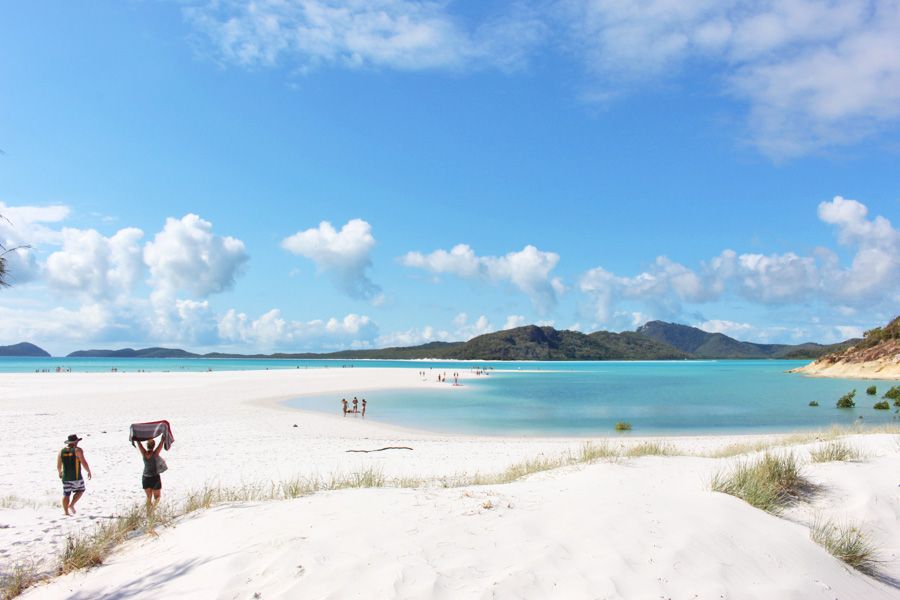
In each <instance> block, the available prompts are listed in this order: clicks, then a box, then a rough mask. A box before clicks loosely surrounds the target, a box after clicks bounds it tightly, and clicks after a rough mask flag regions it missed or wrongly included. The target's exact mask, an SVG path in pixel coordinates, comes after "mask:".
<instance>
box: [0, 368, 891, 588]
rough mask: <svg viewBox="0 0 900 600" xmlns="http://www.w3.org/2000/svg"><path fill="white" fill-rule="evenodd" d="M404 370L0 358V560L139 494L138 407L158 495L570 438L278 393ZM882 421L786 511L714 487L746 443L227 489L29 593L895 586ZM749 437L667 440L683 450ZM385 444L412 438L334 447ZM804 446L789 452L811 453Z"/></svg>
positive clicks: (490, 460)
mask: <svg viewBox="0 0 900 600" xmlns="http://www.w3.org/2000/svg"><path fill="white" fill-rule="evenodd" d="M415 386H430V387H436V386H438V384H436V383H433V382H423V381H421V380H420V379H419V378H418V377H417V376H416V374H415V372H414V371H401V370H381V369H354V370H340V371H339V370H336V369H331V370H319V371H296V372H294V371H268V372H266V371H263V372H238V373H198V374H185V373H177V374H175V373H173V374H162V373H156V374H131V373H119V374H90V375H89V374H16V375H3V376H0V416H2V424H0V435H2V436H3V439H5V440H8V442H7V447H8V448H9V456H8V457H7V459H6V460H5V461H4V463H3V464H4V473H8V474H5V475H4V476H3V477H2V478H0V497H5V498H9V497H10V495H12V494H15V495H16V496H18V497H21V498H24V499H25V501H9V502H7V503H6V504H7V505H9V506H12V508H2V509H0V524H4V525H7V527H5V528H0V549H2V555H0V564H2V563H4V562H5V564H6V565H9V564H10V562H11V561H12V560H14V559H17V558H22V557H25V556H31V557H33V558H35V559H38V560H39V559H40V558H41V557H46V556H52V554H53V553H54V552H56V551H58V550H59V549H60V547H61V545H62V544H63V543H64V541H65V536H66V534H67V533H68V532H71V531H77V530H87V529H89V528H90V527H91V526H93V525H94V524H95V523H96V522H99V521H100V520H101V519H103V518H105V517H109V516H112V515H114V514H116V513H117V511H119V510H121V509H122V508H123V507H125V506H128V505H130V504H131V503H133V502H136V501H139V500H140V498H141V497H142V492H141V491H140V489H139V476H140V458H139V457H138V455H137V452H136V451H135V450H133V449H132V448H131V447H130V446H129V445H128V444H127V441H125V438H126V437H127V425H128V423H130V422H133V421H137V420H144V419H154V418H160V417H166V418H169V419H170V420H172V422H173V425H174V426H175V433H176V437H177V439H178V441H177V442H176V445H175V446H174V447H173V451H172V452H171V453H170V454H169V456H168V461H169V464H170V471H169V472H168V473H166V474H165V475H164V481H165V490H164V493H165V494H166V496H168V497H170V498H177V497H179V496H183V495H184V494H185V493H186V492H187V491H188V490H190V489H194V488H196V487H198V486H199V485H201V484H202V483H204V482H216V483H220V484H222V485H225V486H240V485H246V484H250V483H256V482H265V481H278V480H281V479H284V478H287V477H292V476H296V475H311V474H319V475H329V474H334V473H352V472H354V471H359V470H361V469H367V468H370V467H371V468H375V469H377V470H379V471H381V472H382V473H383V474H384V475H385V477H386V478H388V479H391V478H394V477H404V476H417V477H426V478H428V477H431V478H440V477H446V476H454V475H459V474H463V473H468V474H471V473H474V472H476V471H477V472H481V473H490V472H497V471H500V470H502V469H504V468H505V467H506V466H508V465H509V464H510V463H512V462H516V461H520V460H524V459H528V458H533V457H535V456H538V455H541V454H543V455H545V456H555V455H558V454H559V453H562V452H566V451H572V452H575V451H577V449H578V448H579V447H580V446H581V444H582V443H583V440H581V439H532V438H487V437H470V436H449V435H435V434H430V433H425V432H413V431H406V430H402V429H398V428H393V427H388V426H384V425H380V424H375V423H370V422H363V421H361V420H358V419H344V418H342V417H340V416H335V417H332V416H329V415H320V414H311V413H305V412H300V411H294V410H289V409H285V408H281V407H279V406H278V405H277V404H276V402H277V401H278V400H283V399H286V398H291V397H295V396H297V395H299V394H302V393H330V392H334V393H336V394H337V393H339V392H345V393H346V391H347V390H349V391H350V392H351V393H353V391H354V390H366V389H373V388H376V387H379V388H401V387H415ZM440 389H443V390H446V393H448V394H454V393H464V388H451V387H450V386H443V387H441V388H440ZM337 399H338V398H337V397H336V400H337ZM336 410H337V403H336ZM295 423H296V424H297V425H298V426H297V427H296V428H295V427H293V425H294V424H295ZM72 431H77V432H79V433H82V434H90V437H87V438H86V439H85V441H84V442H83V447H84V448H85V452H86V453H87V456H88V458H89V460H90V461H91V465H92V467H93V468H94V472H95V479H94V480H93V481H92V482H89V484H88V485H89V493H88V495H87V496H85V498H84V500H83V504H82V510H81V511H80V513H79V515H78V516H77V517H74V518H70V519H65V518H64V517H62V516H61V510H60V509H59V508H57V507H56V506H54V505H52V503H54V502H56V501H57V500H58V491H57V490H56V488H57V487H58V485H59V484H58V480H57V479H56V474H55V470H54V467H53V461H54V454H55V452H56V450H57V449H58V447H59V446H60V444H61V441H62V439H64V437H65V435H66V434H68V433H70V432H72ZM104 432H105V433H104ZM896 438H897V436H891V435H886V434H881V435H858V436H851V437H850V438H848V441H849V443H851V444H853V445H855V446H858V447H859V448H861V449H863V450H864V452H865V453H866V455H867V458H866V460H864V461H860V462H851V463H824V464H810V465H807V466H806V467H805V469H806V472H807V474H808V476H809V477H810V478H811V479H812V480H813V481H814V482H816V483H817V484H819V490H820V491H819V493H818V494H817V495H816V496H815V497H813V498H811V499H810V500H809V501H807V502H803V503H800V504H798V505H796V506H795V507H793V508H791V509H789V510H788V511H787V512H786V513H785V515H783V516H782V517H775V516H772V515H770V514H767V513H765V512H762V511H760V510H757V509H755V508H752V507H750V506H749V505H747V504H746V503H744V502H743V501H741V500H738V499H736V498H733V497H731V496H727V495H723V494H718V493H713V492H710V491H709V487H708V481H709V478H710V476H711V474H712V473H713V472H715V471H716V470H718V469H721V468H723V467H725V466H727V465H729V464H732V463H733V461H735V460H738V459H712V458H700V457H694V456H671V457H643V458H635V459H619V460H617V461H614V462H599V463H596V464H590V465H579V466H573V467H566V468H563V469H558V470H554V471H549V472H545V473H539V474H535V475H532V476H530V477H528V478H526V479H524V480H520V481H517V482H513V483H509V484H503V485H485V486H464V487H457V488H442V487H440V486H439V485H437V484H433V485H424V486H422V487H418V488H415V489H398V488H377V489H354V490H340V491H331V492H320V493H317V494H314V495H312V496H307V497H303V498H298V499H294V500H286V501H272V502H262V503H246V502H245V503H236V504H229V505H220V506H217V507H215V508H212V509H210V510H206V511H200V512H197V513H194V514H192V515H189V516H187V517H184V518H182V519H181V520H180V521H179V522H178V523H177V524H176V525H175V526H174V527H168V528H165V529H162V530H160V534H159V536H158V537H150V536H139V537H137V538H135V539H133V540H132V541H130V542H128V543H126V544H124V545H123V546H121V547H120V548H119V549H118V550H116V551H115V552H114V553H113V555H112V556H110V557H109V558H108V560H107V562H106V564H104V565H103V566H101V567H98V568H95V569H91V570H89V571H83V572H78V573H73V574H70V575H66V576H64V577H61V578H57V579H55V580H53V581H52V582H50V583H48V584H44V585H40V586H38V587H37V588H34V589H32V590H31V591H29V592H28V593H26V595H25V596H24V597H26V598H124V597H128V598H151V597H153V598H159V597H166V598H252V597H254V595H255V594H259V596H258V597H262V598H294V597H303V598H353V597H357V598H481V597H498V598H526V597H527V598H540V597H547V598H660V597H662V598H723V597H724V598H867V599H868V598H872V599H878V598H897V597H900V590H898V588H897V587H896V586H897V584H896V582H897V580H900V568H898V563H897V554H898V552H900V488H898V487H897V484H898V483H900V480H898V479H897V473H900V446H898V444H897V441H896ZM747 439H748V436H731V437H729V436H710V437H703V438H687V437H685V438H675V439H671V440H668V443H671V444H672V445H673V447H677V448H678V449H679V450H680V451H682V452H694V453H697V452H702V451H706V450H710V449H713V448H716V447H721V446H723V445H726V444H729V443H733V442H734V441H738V440H747ZM613 443H614V444H621V443H624V442H620V441H618V440H615V441H614V442H613ZM628 443H633V442H628ZM386 445H404V446H410V447H413V448H414V450H413V451H393V452H392V451H389V452H380V453H373V454H348V453H346V452H345V450H347V449H350V448H356V447H373V448H374V447H381V446H386ZM810 447H812V446H809V445H807V446H799V447H796V448H795V449H794V451H795V452H797V453H798V455H799V456H805V455H806V454H805V453H806V452H807V450H808V449H809V448H810ZM16 502H18V504H16ZM822 517H825V518H839V519H846V520H848V521H853V522H860V523H864V524H865V525H866V526H867V528H868V529H869V530H870V532H871V536H872V539H873V540H874V541H875V542H876V543H877V544H878V545H879V546H880V547H881V549H882V558H883V559H884V560H885V562H884V563H883V565H882V573H883V574H884V577H885V580H884V581H878V580H876V579H873V578H871V577H869V576H866V575H862V574H859V573H858V572H856V571H853V570H850V569H848V568H846V567H845V566H844V565H843V563H840V562H839V561H837V560H836V559H834V558H833V557H831V556H830V555H829V554H827V553H826V552H825V551H824V550H823V549H822V548H820V547H819V546H817V545H816V544H814V543H813V542H812V541H811V540H810V538H809V526H810V525H811V524H812V523H813V521H814V520H815V519H816V518H822Z"/></svg>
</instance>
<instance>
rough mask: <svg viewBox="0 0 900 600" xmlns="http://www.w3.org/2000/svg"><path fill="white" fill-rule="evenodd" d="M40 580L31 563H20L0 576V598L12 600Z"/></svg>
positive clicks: (35, 568)
mask: <svg viewBox="0 0 900 600" xmlns="http://www.w3.org/2000/svg"><path fill="white" fill-rule="evenodd" d="M40 579H41V576H40V575H39V573H38V569H37V566H36V565H35V564H34V562H33V561H20V562H18V563H16V564H14V565H12V567H11V568H10V569H9V571H8V572H7V573H4V574H3V575H2V576H0V598H2V599H3V600H12V598H15V597H16V596H19V595H20V594H22V592H24V591H25V590H26V589H28V588H30V587H31V586H33V585H34V584H35V583H37V582H38V581H40Z"/></svg>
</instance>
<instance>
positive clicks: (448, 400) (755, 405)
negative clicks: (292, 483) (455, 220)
mask: <svg viewBox="0 0 900 600" xmlns="http://www.w3.org/2000/svg"><path fill="white" fill-rule="evenodd" d="M806 362H808V361H673V362H589V363H587V362H585V363H505V364H504V363H499V364H498V363H490V364H492V365H494V366H496V367H497V368H506V369H509V368H513V369H521V370H522V371H521V372H494V373H492V374H491V375H490V376H480V377H477V378H474V379H466V380H465V381H464V383H465V386H464V387H461V388H455V389H447V390H434V389H428V390H422V391H415V390H400V391H379V392H372V393H367V394H365V396H366V398H367V400H368V402H369V405H368V413H367V418H369V419H373V420H378V421H383V422H387V423H392V424H396V425H402V426H407V427H415V428H420V429H428V430H432V431H442V432H454V433H474V434H491V435H548V436H590V435H607V434H610V435H612V434H615V432H614V430H613V426H614V424H615V423H616V422H617V421H627V422H629V423H631V424H632V426H633V428H634V429H633V431H632V432H631V434H630V435H641V434H669V435H688V434H710V433H765V432H781V431H798V430H804V429H820V428H825V427H828V426H830V425H833V424H837V425H844V426H846V425H853V424H854V423H857V422H862V423H863V424H865V425H874V424H884V423H890V422H894V423H900V419H898V415H897V413H896V409H895V408H894V407H893V406H892V407H891V410H888V411H884V410H875V409H873V408H872V405H873V404H874V403H875V402H876V399H878V400H880V399H881V395H882V394H883V393H884V392H885V391H886V390H887V389H888V388H889V387H890V386H891V385H892V384H897V382H887V381H868V380H848V379H825V378H811V377H803V376H801V375H794V374H789V373H786V372H785V371H787V370H789V369H793V368H795V367H798V366H801V365H803V364H806ZM414 364H416V365H417V366H419V368H422V367H421V363H414ZM468 366H469V365H468V364H466V365H465V367H468ZM465 367H463V366H462V365H460V364H456V365H450V368H448V369H446V372H447V373H448V374H451V373H452V372H453V371H454V370H456V371H464V370H466V369H465ZM425 369H426V371H427V372H428V376H429V377H431V378H432V379H433V378H434V377H436V373H438V372H445V369H444V368H443V367H442V366H434V367H432V368H429V366H426V367H425ZM526 370H528V371H526ZM451 380H452V378H451V377H448V382H449V381H451ZM870 385H875V386H876V387H877V388H878V394H877V396H869V395H867V394H866V393H865V390H866V388H867V387H868V386H870ZM449 387H450V386H449V383H448V388H449ZM852 389H856V390H857V394H856V408H853V409H838V408H835V402H836V401H837V399H838V398H839V397H840V396H841V395H842V394H845V393H846V392H848V391H850V390H852ZM360 393H361V394H362V392H360ZM340 400H341V399H340V397H336V396H333V395H332V396H328V397H308V398H298V399H295V400H292V401H291V402H289V405H290V406H293V407H296V408H303V409H311V410H318V411H325V412H331V413H332V414H340ZM811 400H817V401H818V402H819V404H820V405H819V406H818V407H810V406H809V402H810V401H811ZM860 417H862V419H860ZM350 418H354V417H352V416H351V417H350Z"/></svg>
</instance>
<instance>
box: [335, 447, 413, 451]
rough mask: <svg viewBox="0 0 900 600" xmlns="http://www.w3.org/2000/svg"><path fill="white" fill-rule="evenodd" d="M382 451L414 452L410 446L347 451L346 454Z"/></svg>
mask: <svg viewBox="0 0 900 600" xmlns="http://www.w3.org/2000/svg"><path fill="white" fill-rule="evenodd" d="M382 450H412V448H410V447H409V446H385V447H384V448H378V449H377V450H345V452H381V451H382Z"/></svg>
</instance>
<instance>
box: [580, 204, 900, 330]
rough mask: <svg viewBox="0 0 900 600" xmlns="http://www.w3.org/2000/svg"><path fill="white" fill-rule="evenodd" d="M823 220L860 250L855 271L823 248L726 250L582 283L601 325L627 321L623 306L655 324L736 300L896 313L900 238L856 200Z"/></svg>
mask: <svg viewBox="0 0 900 600" xmlns="http://www.w3.org/2000/svg"><path fill="white" fill-rule="evenodd" d="M818 216H819V218H820V219H821V220H822V221H823V222H825V223H828V224H831V225H834V226H835V228H836V230H837V239H838V242H839V243H841V244H842V245H844V246H847V247H848V248H850V249H851V250H852V251H853V259H852V261H851V263H850V265H849V266H842V265H841V264H840V260H839V258H838V256H837V254H836V253H835V252H833V251H831V250H829V249H826V248H820V249H818V250H817V251H816V252H815V253H814V254H813V255H812V256H801V255H798V254H796V253H793V252H786V253H783V254H768V255H766V254H757V253H745V254H738V253H737V252H735V251H733V250H724V251H722V252H721V253H720V254H719V255H718V256H716V257H714V258H712V259H711V260H710V261H708V262H707V263H703V264H701V265H700V266H699V268H698V269H696V270H692V269H690V268H688V267H685V266H684V265H681V264H678V263H675V262H672V261H670V260H669V259H667V258H665V257H659V258H657V259H656V261H655V262H654V263H653V264H652V265H651V267H650V268H649V269H648V270H647V271H645V272H642V273H639V274H638V275H635V276H631V277H628V276H620V275H616V274H614V273H611V272H609V271H607V270H606V269H604V268H603V267H596V268H593V269H590V270H589V271H587V272H585V273H584V274H583V275H582V276H581V278H580V280H579V283H578V286H579V289H580V290H581V292H583V293H584V294H585V295H586V296H587V297H588V299H589V305H590V313H591V316H592V317H593V318H594V319H595V320H596V322H598V323H612V322H620V321H621V317H622V316H623V314H624V313H622V311H620V310H618V308H617V307H618V306H619V305H620V304H628V303H634V302H638V303H641V304H642V305H645V306H647V307H649V308H650V311H649V313H650V314H652V316H653V317H654V318H683V317H684V314H683V310H682V303H692V304H700V303H706V302H712V301H716V300H719V299H720V298H723V297H726V296H729V295H734V296H737V297H740V298H742V299H744V300H747V301H750V302H751V303H755V304H763V305H779V304H780V305H786V304H802V303H823V304H830V305H832V306H833V307H834V309H835V310H836V311H838V312H840V313H841V314H848V313H852V312H853V311H855V310H856V309H858V308H860V307H869V308H872V307H876V308H877V307H881V308H884V309H885V312H890V311H891V310H894V309H893V308H891V305H892V304H894V305H895V304H896V301H897V299H898V298H900V231H898V230H897V229H895V228H894V227H893V226H892V225H891V223H890V221H888V220H887V219H885V218H884V217H881V216H878V217H875V218H874V219H869V218H868V209H867V208H866V206H865V205H863V204H861V203H860V202H857V201H855V200H846V199H844V198H842V197H840V196H836V197H835V198H834V199H833V200H831V201H829V202H822V203H821V204H820V205H819V207H818Z"/></svg>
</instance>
